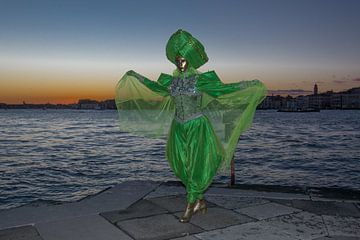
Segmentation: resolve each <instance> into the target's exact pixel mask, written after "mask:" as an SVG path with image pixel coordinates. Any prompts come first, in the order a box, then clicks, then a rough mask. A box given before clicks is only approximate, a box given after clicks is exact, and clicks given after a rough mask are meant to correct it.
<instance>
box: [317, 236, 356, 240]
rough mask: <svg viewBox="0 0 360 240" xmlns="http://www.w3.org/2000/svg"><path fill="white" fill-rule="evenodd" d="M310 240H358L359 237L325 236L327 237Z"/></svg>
mask: <svg viewBox="0 0 360 240" xmlns="http://www.w3.org/2000/svg"><path fill="white" fill-rule="evenodd" d="M312 240H360V237H348V236H327V237H319V238H314V239H312Z"/></svg>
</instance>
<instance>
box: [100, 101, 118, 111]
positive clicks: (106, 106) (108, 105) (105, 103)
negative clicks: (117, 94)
mask: <svg viewBox="0 0 360 240" xmlns="http://www.w3.org/2000/svg"><path fill="white" fill-rule="evenodd" d="M102 105H103V108H104V109H116V104H115V100H114V99H108V100H105V101H103V102H102Z"/></svg>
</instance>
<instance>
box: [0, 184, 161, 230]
mask: <svg viewBox="0 0 360 240" xmlns="http://www.w3.org/2000/svg"><path fill="white" fill-rule="evenodd" d="M159 184H160V183H157V182H151V181H148V182H144V181H130V182H124V183H121V184H119V185H116V186H114V187H111V188H109V189H107V190H105V191H102V192H101V193H99V194H96V195H94V196H90V197H87V198H84V199H83V200H81V201H78V202H70V203H64V204H58V205H41V206H38V207H36V206H31V205H28V206H27V205H25V206H22V207H18V208H13V209H7V210H4V211H0V229H4V228H10V227H14V226H20V225H31V224H34V223H40V222H48V221H56V220H60V219H66V218H71V217H79V216H85V215H92V214H98V213H100V212H105V211H113V210H120V209H126V208H127V207H129V206H130V205H131V204H133V203H134V202H136V201H138V200H139V199H141V198H142V197H144V196H145V195H146V194H147V193H148V192H150V191H152V189H155V188H156V187H157V186H158V185H159Z"/></svg>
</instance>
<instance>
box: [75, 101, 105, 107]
mask: <svg viewBox="0 0 360 240" xmlns="http://www.w3.org/2000/svg"><path fill="white" fill-rule="evenodd" d="M78 107H79V109H101V107H100V104H99V102H98V101H96V100H91V99H80V100H79V102H78Z"/></svg>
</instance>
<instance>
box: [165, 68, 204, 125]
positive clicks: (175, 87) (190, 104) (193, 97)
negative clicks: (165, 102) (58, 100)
mask: <svg viewBox="0 0 360 240" xmlns="http://www.w3.org/2000/svg"><path fill="white" fill-rule="evenodd" d="M196 81H197V75H193V76H190V77H185V78H181V77H177V78H174V79H173V81H172V83H171V85H170V86H169V92H170V95H171V96H172V97H173V99H174V102H175V120H177V121H178V122H182V123H183V122H186V121H188V120H191V119H195V118H197V117H200V116H202V115H203V113H202V111H201V93H200V92H199V91H198V90H197V88H196Z"/></svg>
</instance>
